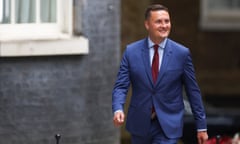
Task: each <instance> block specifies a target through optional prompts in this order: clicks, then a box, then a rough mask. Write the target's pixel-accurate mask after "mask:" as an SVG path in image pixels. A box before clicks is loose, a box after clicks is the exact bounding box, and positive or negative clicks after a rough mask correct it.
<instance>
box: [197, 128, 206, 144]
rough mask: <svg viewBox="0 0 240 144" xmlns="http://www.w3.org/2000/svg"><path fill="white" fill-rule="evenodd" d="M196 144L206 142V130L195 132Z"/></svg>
mask: <svg viewBox="0 0 240 144" xmlns="http://www.w3.org/2000/svg"><path fill="white" fill-rule="evenodd" d="M197 138H198V144H206V143H207V140H208V134H207V131H199V132H197Z"/></svg>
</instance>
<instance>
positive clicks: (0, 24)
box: [0, 0, 73, 40]
mask: <svg viewBox="0 0 240 144" xmlns="http://www.w3.org/2000/svg"><path fill="white" fill-rule="evenodd" d="M72 6H73V1H72V0H0V40H6V39H7V40H11V39H12V40H16V39H17V40H18V39H46V38H47V39H48V38H50V37H51V38H54V39H56V38H60V37H66V36H67V35H69V34H70V35H71V34H72V16H73V14H72V11H73V9H72Z"/></svg>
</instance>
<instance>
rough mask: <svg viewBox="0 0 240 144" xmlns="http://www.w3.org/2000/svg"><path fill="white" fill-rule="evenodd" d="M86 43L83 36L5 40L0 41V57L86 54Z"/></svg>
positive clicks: (86, 40) (87, 51)
mask: <svg viewBox="0 0 240 144" xmlns="http://www.w3.org/2000/svg"><path fill="white" fill-rule="evenodd" d="M88 45H89V44H88V39H86V38H84V37H74V38H71V39H60V40H50V41H49V40H45V41H6V42H1V43H0V57H16V56H17V57H18V56H46V55H52V56H53V55H79V54H88V53H89V49H88V47H89V46H88Z"/></svg>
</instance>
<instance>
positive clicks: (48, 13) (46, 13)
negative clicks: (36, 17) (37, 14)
mask: <svg viewBox="0 0 240 144" xmlns="http://www.w3.org/2000/svg"><path fill="white" fill-rule="evenodd" d="M56 10H57V9H56V0H41V22H56Z"/></svg>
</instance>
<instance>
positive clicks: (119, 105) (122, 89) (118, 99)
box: [112, 50, 130, 112]
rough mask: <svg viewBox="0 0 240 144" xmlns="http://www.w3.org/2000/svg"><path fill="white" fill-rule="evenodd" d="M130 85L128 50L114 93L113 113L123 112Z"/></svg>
mask: <svg viewBox="0 0 240 144" xmlns="http://www.w3.org/2000/svg"><path fill="white" fill-rule="evenodd" d="M129 85H130V78H129V62H128V54H127V50H126V51H125V52H124V54H123V57H122V60H121V63H120V69H119V72H118V75H117V80H116V82H115V85H114V88H113V92H112V111H113V112H115V111H117V110H123V109H124V104H125V101H126V96H127V93H128V88H129Z"/></svg>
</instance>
